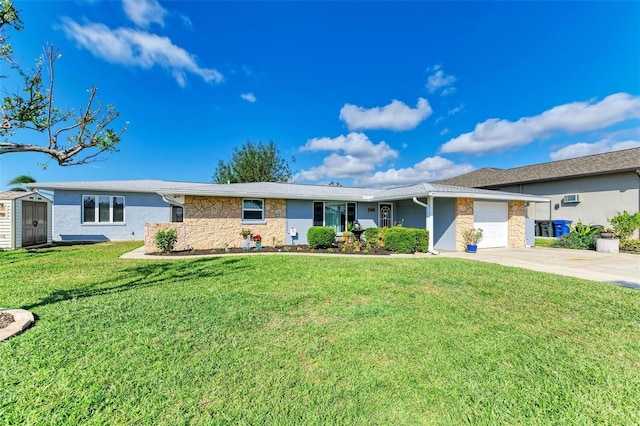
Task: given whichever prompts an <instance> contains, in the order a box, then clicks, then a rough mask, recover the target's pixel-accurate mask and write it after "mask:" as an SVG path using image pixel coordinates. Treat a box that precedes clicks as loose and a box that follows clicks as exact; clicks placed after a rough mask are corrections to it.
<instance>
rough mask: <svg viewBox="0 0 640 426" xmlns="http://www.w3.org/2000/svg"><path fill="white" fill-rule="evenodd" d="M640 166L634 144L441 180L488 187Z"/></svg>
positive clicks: (483, 170)
mask: <svg viewBox="0 0 640 426" xmlns="http://www.w3.org/2000/svg"><path fill="white" fill-rule="evenodd" d="M637 169H640V148H632V149H625V150H622V151H613V152H606V153H604V154H594V155H588V156H585V157H578V158H570V159H568V160H560V161H552V162H549V163H541V164H534V165H531V166H524V167H515V168H513V169H504V170H503V169H493V168H483V169H479V170H475V171H473V172H469V173H465V174H463V175H460V176H456V177H454V178H451V179H445V180H441V181H438V182H437V183H440V184H444V185H459V186H468V187H474V188H486V187H494V186H500V185H511V184H519V183H527V182H540V181H547V180H556V179H564V178H570V177H578V176H592V175H599V174H608V173H618V172H624V171H635V170H637Z"/></svg>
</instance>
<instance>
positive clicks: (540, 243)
mask: <svg viewBox="0 0 640 426" xmlns="http://www.w3.org/2000/svg"><path fill="white" fill-rule="evenodd" d="M555 241H556V239H555V238H548V237H546V238H536V247H552V246H553V243H554V242H555Z"/></svg>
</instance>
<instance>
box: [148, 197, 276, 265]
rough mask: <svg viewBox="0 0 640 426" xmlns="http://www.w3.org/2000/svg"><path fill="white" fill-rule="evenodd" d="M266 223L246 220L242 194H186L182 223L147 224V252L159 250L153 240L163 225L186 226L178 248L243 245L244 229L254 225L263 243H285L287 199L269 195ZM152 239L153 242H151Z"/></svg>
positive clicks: (269, 244) (266, 207)
mask: <svg viewBox="0 0 640 426" xmlns="http://www.w3.org/2000/svg"><path fill="white" fill-rule="evenodd" d="M264 203H265V223H263V224H247V223H245V224H243V223H242V220H241V217H242V198H235V197H202V196H191V195H188V196H186V197H185V204H184V223H179V224H175V223H174V224H162V223H157V224H146V225H145V252H149V251H148V248H147V247H150V249H151V251H157V249H156V248H155V246H154V243H153V240H154V238H155V233H156V232H157V231H159V230H162V229H163V226H166V227H167V229H168V227H173V226H174V225H178V226H181V227H182V228H183V231H182V232H183V234H184V237H183V238H182V239H181V237H182V236H183V235H182V234H180V233H179V235H178V243H183V244H182V245H180V247H178V245H176V250H185V249H186V250H190V249H196V250H207V249H216V248H226V247H241V246H242V242H243V240H242V237H241V236H240V231H241V230H242V229H243V228H244V229H250V230H251V231H253V234H254V235H255V234H260V236H262V245H263V246H271V245H273V243H274V238H275V244H276V245H280V244H284V242H285V237H286V227H287V219H286V210H287V209H286V200H281V199H265V200H264ZM148 240H149V242H148Z"/></svg>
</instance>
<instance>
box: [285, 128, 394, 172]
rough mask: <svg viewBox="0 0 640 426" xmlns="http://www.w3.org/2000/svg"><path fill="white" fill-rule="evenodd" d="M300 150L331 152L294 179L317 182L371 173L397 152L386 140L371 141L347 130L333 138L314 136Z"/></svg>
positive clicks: (360, 134)
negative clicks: (345, 133)
mask: <svg viewBox="0 0 640 426" xmlns="http://www.w3.org/2000/svg"><path fill="white" fill-rule="evenodd" d="M300 151H303V152H304V151H310V152H319V151H331V152H332V153H331V154H330V155H329V156H327V157H325V158H324V160H323V161H322V165H320V166H318V167H312V168H311V169H308V170H303V171H301V172H300V173H298V175H297V176H296V177H295V179H294V180H301V181H312V182H313V181H319V180H322V179H336V178H354V177H357V176H362V175H364V174H366V173H370V172H372V171H373V170H374V169H375V168H376V167H377V166H380V165H382V164H384V163H385V162H387V161H389V160H392V159H395V158H397V157H398V152H397V151H395V150H394V149H392V148H391V147H390V146H389V145H387V143H386V142H384V141H381V142H380V143H377V144H376V143H373V142H372V141H371V140H370V139H369V138H368V137H367V136H366V135H364V134H362V133H349V134H348V135H346V136H344V135H341V136H338V137H336V138H327V137H324V138H314V139H310V140H309V141H307V143H306V144H305V145H304V146H303V147H302V148H300Z"/></svg>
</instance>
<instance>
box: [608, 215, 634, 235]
mask: <svg viewBox="0 0 640 426" xmlns="http://www.w3.org/2000/svg"><path fill="white" fill-rule="evenodd" d="M609 223H610V224H611V226H613V232H615V234H616V237H618V238H620V239H621V240H628V239H629V238H631V236H632V235H633V233H634V232H635V231H636V229H639V228H640V212H636V213H634V214H631V213H628V212H627V211H626V210H625V211H623V212H622V213H618V214H617V215H615V216H614V217H612V218H611V219H609Z"/></svg>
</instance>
